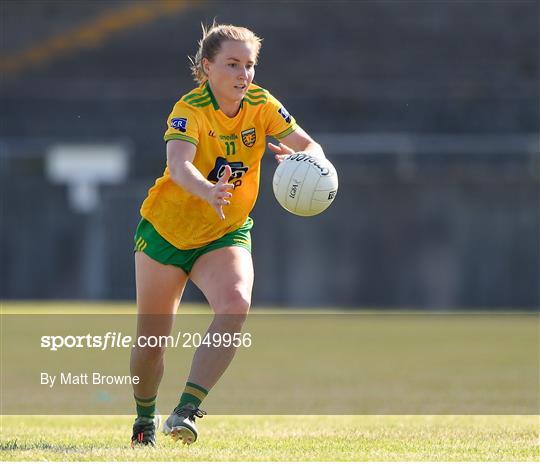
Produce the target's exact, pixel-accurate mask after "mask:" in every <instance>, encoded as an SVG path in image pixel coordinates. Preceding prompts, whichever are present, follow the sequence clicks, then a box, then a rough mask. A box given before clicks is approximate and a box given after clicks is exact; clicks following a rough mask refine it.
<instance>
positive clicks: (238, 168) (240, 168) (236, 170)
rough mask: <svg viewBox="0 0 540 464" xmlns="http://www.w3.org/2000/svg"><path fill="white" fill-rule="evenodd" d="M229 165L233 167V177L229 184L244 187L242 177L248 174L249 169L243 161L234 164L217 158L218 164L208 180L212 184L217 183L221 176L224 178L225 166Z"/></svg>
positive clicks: (219, 157)
mask: <svg viewBox="0 0 540 464" xmlns="http://www.w3.org/2000/svg"><path fill="white" fill-rule="evenodd" d="M227 164H228V165H229V166H230V167H231V171H232V174H231V177H230V178H229V182H230V183H231V184H234V187H235V188H236V187H240V185H242V180H241V178H242V176H243V175H244V174H245V173H246V172H248V169H249V168H248V167H247V166H244V163H242V161H233V162H230V163H229V162H227V160H226V159H225V158H223V157H221V156H218V157H217V158H216V164H215V165H214V169H212V170H211V171H210V173H209V174H208V177H207V179H208V180H209V181H210V182H217V181H218V180H219V178H220V177H221V176H223V173H224V172H225V166H227Z"/></svg>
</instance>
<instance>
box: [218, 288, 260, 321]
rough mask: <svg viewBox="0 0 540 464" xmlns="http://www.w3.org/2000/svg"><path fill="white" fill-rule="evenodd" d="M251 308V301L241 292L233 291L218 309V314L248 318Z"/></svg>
mask: <svg viewBox="0 0 540 464" xmlns="http://www.w3.org/2000/svg"><path fill="white" fill-rule="evenodd" d="M250 306H251V299H250V298H249V297H248V295H246V294H245V293H244V292H242V291H240V290H231V291H230V292H229V293H228V294H227V295H226V296H225V297H224V298H223V299H222V301H221V304H220V305H219V307H218V308H216V313H217V314H224V315H244V316H246V315H247V313H248V312H249V307H250Z"/></svg>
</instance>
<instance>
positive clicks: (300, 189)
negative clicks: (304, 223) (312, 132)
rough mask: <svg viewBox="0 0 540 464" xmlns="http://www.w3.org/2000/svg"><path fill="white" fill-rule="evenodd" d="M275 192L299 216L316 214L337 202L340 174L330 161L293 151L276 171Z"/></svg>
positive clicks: (286, 207)
mask: <svg viewBox="0 0 540 464" xmlns="http://www.w3.org/2000/svg"><path fill="white" fill-rule="evenodd" d="M273 187H274V195H275V197H276V199H277V201H278V202H279V204H280V205H281V206H283V207H284V208H285V209H286V210H287V211H289V212H291V213H293V214H297V215H298V216H315V215H316V214H319V213H322V212H323V211H324V210H325V209H326V208H328V207H329V206H330V204H331V203H332V202H333V201H334V198H335V197H336V193H337V190H338V175H337V172H336V169H335V168H334V166H333V165H332V163H331V162H330V161H328V160H327V159H325V158H318V157H315V156H311V155H310V154H309V153H303V152H299V153H293V154H292V155H290V156H289V157H287V158H286V159H285V160H284V161H283V162H281V163H280V164H279V165H278V167H277V169H276V172H275V173H274V181H273Z"/></svg>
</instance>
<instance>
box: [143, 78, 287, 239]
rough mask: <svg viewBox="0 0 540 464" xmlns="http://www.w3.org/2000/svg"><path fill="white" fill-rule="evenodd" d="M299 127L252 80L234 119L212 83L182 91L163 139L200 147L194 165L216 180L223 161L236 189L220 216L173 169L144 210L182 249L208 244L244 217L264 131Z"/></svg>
mask: <svg viewBox="0 0 540 464" xmlns="http://www.w3.org/2000/svg"><path fill="white" fill-rule="evenodd" d="M296 128H297V125H296V121H295V120H294V118H293V117H292V116H291V115H290V114H289V113H288V112H287V110H286V109H285V108H284V107H283V105H281V103H280V102H279V101H278V100H276V99H275V98H274V97H273V96H272V95H271V94H270V93H269V92H268V91H267V90H265V89H263V88H261V87H259V86H257V85H254V84H251V85H250V86H249V88H248V91H247V94H246V96H245V97H244V99H243V100H242V103H241V107H240V111H239V112H238V114H237V115H236V116H234V117H233V118H230V117H228V116H226V115H225V114H224V113H223V112H222V111H221V110H220V109H219V106H218V104H217V102H216V100H215V98H214V96H213V94H212V91H211V89H210V86H209V84H208V83H205V84H202V85H200V86H199V87H197V88H195V89H193V90H192V91H191V92H189V93H188V94H186V95H184V96H183V97H182V98H181V99H180V100H179V101H178V102H177V103H176V104H175V105H174V108H173V110H172V112H171V114H170V115H169V118H168V119H167V130H166V132H165V135H164V140H165V141H169V140H175V139H177V140H184V141H187V142H190V143H192V144H194V145H195V146H196V147H197V150H196V153H195V158H194V159H193V164H194V166H195V167H196V168H197V169H198V170H199V171H200V172H201V173H202V174H203V176H204V177H205V178H207V179H208V180H209V181H210V182H213V183H216V182H217V181H218V179H219V177H221V175H222V173H223V170H224V168H225V165H226V164H228V165H229V166H230V167H231V170H232V175H231V178H230V180H229V182H230V183H231V184H234V186H235V188H234V191H233V192H232V194H233V195H232V198H231V199H230V201H231V204H230V205H227V206H224V207H223V213H224V214H225V219H224V220H221V219H220V218H219V216H218V215H217V213H216V211H215V210H214V208H212V206H210V204H209V203H208V202H206V201H204V200H202V199H201V198H199V197H197V196H195V195H192V194H190V193H189V192H187V191H186V190H184V189H183V188H182V187H181V186H179V185H178V184H176V183H175V182H173V180H172V179H171V177H170V174H169V168H168V167H166V168H165V172H164V173H163V176H162V177H160V178H159V179H157V180H156V182H155V184H154V186H153V187H152V188H151V189H150V190H149V191H148V196H147V197H146V199H145V200H144V202H143V204H142V207H141V215H142V217H144V218H145V219H147V220H148V221H149V222H150V223H151V224H152V225H153V226H154V228H155V229H156V230H157V231H158V232H159V234H160V235H161V236H162V237H163V238H164V239H165V240H167V241H168V242H169V243H171V244H172V245H174V246H175V247H176V248H179V249H184V250H188V249H192V248H198V247H201V246H204V245H207V244H208V243H210V242H213V241H214V240H217V239H218V238H220V237H222V236H223V235H225V234H227V233H229V232H232V231H234V230H236V229H238V228H239V227H240V226H242V224H244V222H245V221H246V219H247V217H248V215H249V213H250V212H251V210H252V209H253V206H254V205H255V201H256V200H257V195H258V192H259V177H260V165H261V159H262V156H263V154H264V152H265V147H266V136H267V135H270V136H272V137H275V138H277V139H281V138H283V137H285V136H287V135H288V134H290V133H291V132H293V131H294V130H295V129H296Z"/></svg>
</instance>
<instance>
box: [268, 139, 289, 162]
mask: <svg viewBox="0 0 540 464" xmlns="http://www.w3.org/2000/svg"><path fill="white" fill-rule="evenodd" d="M268 148H270V150H271V151H273V152H274V154H275V156H274V157H275V159H276V161H277V162H278V163H281V162H283V161H284V160H285V158H287V156H289V155H292V154H293V153H294V150H293V149H292V148H291V147H289V146H287V145H285V144H284V143H281V142H280V143H279V145H274V144H273V143H268Z"/></svg>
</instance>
